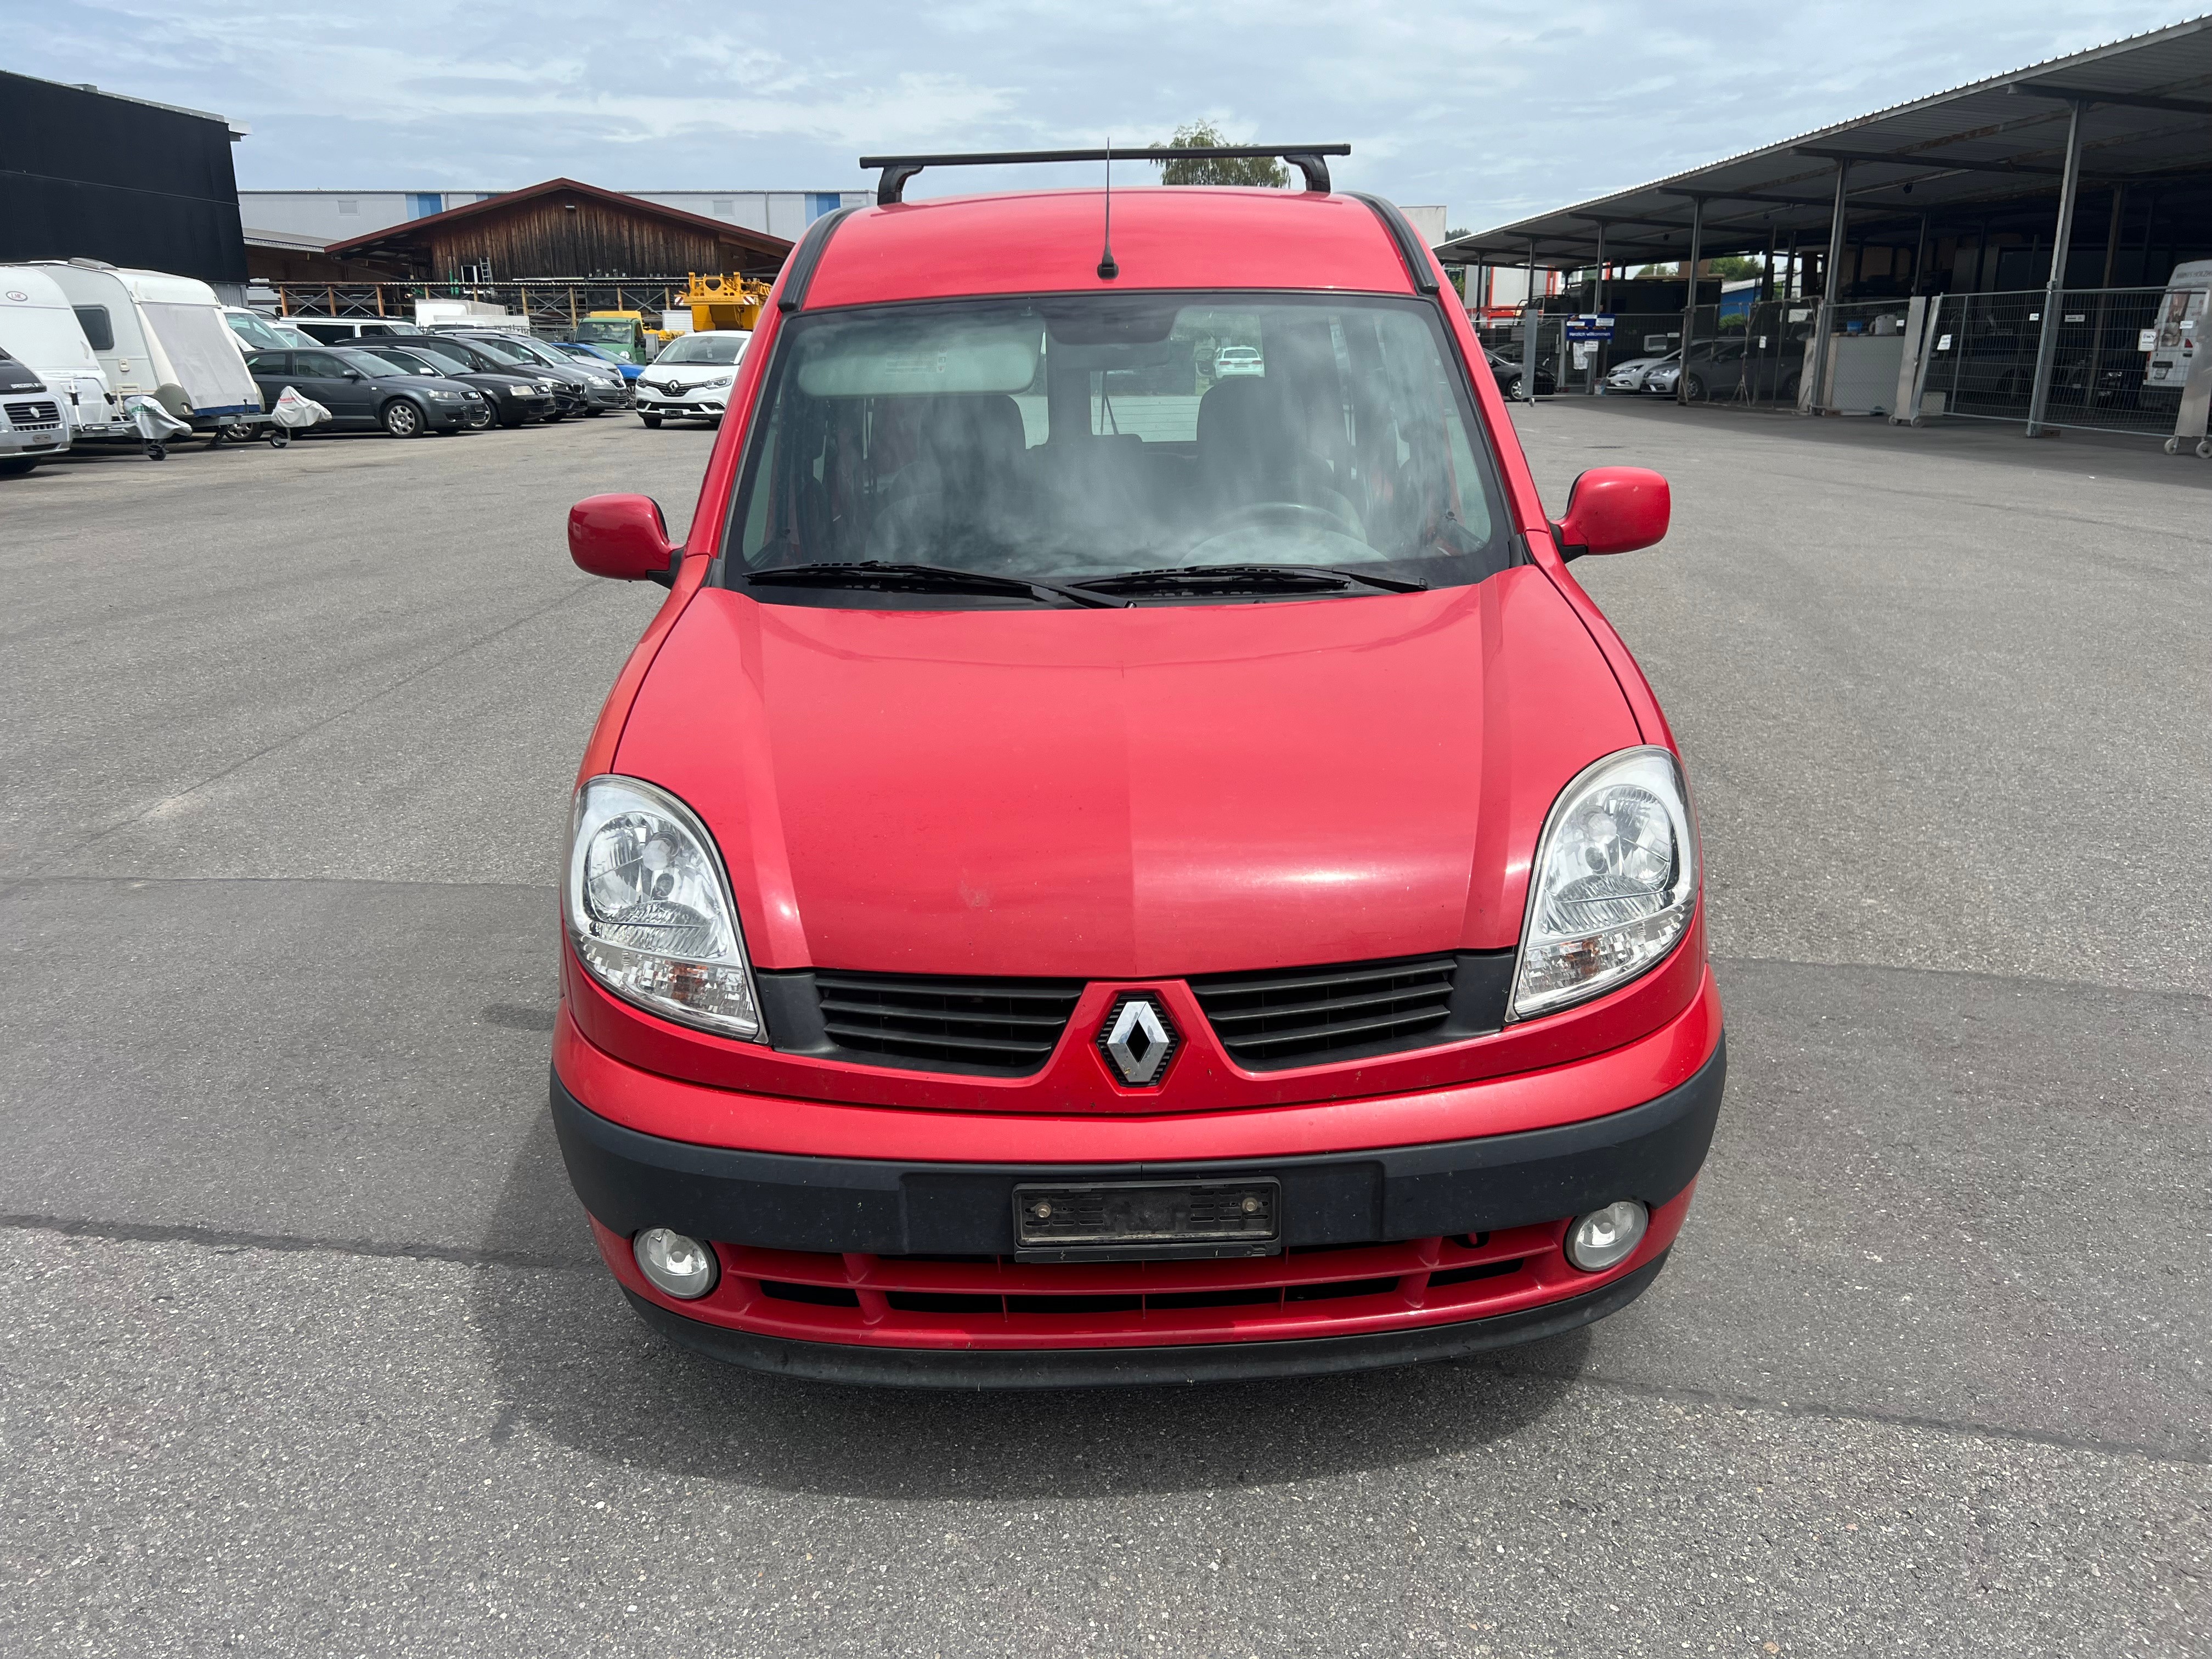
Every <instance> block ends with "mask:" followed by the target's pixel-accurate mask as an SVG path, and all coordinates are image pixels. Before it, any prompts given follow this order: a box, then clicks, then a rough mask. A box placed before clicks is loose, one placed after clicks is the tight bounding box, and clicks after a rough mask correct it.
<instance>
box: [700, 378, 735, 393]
mask: <svg viewBox="0 0 2212 1659" xmlns="http://www.w3.org/2000/svg"><path fill="white" fill-rule="evenodd" d="M733 378H734V377H733V376H732V375H728V374H717V375H716V376H715V377H714V379H713V380H695V381H694V382H692V385H693V386H694V388H695V389H696V390H697V391H700V392H712V391H713V390H714V388H715V387H716V386H727V385H729V383H730V381H731V380H732V379H733Z"/></svg>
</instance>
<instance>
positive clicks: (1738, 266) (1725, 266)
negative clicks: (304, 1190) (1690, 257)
mask: <svg viewBox="0 0 2212 1659" xmlns="http://www.w3.org/2000/svg"><path fill="white" fill-rule="evenodd" d="M1698 263H1699V267H1700V268H1701V269H1702V270H1703V271H1704V272H1705V275H1706V276H1717V277H1719V278H1720V279H1721V280H1722V281H1723V282H1724V283H1740V282H1741V281H1742V280H1743V279H1744V278H1745V277H1747V276H1758V275H1759V272H1761V271H1762V270H1765V268H1766V267H1765V264H1763V263H1762V262H1761V261H1759V260H1757V259H1754V258H1751V256H1750V255H1748V254H1744V253H1723V254H1722V255H1720V256H1719V257H1718V258H1712V259H1701V260H1699V262H1698ZM1636 274H1637V275H1638V276H1652V277H1657V278H1659V279H1660V280H1662V281H1664V280H1666V279H1668V278H1670V277H1672V278H1677V279H1679V278H1680V276H1681V274H1682V267H1681V266H1680V265H1679V264H1674V265H1646V266H1644V269H1643V270H1639V271H1638V272H1637V273H1636Z"/></svg>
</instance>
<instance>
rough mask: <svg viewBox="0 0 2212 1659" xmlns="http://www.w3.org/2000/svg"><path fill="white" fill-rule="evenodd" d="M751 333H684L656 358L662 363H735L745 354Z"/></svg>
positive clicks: (656, 360)
mask: <svg viewBox="0 0 2212 1659" xmlns="http://www.w3.org/2000/svg"><path fill="white" fill-rule="evenodd" d="M751 338H752V336H751V335H750V334H736V333H731V334H684V335H679V336H678V337H677V338H675V339H673V340H671V341H670V342H669V344H668V349H667V350H665V351H664V352H662V353H661V354H660V356H658V357H657V358H655V359H654V360H653V361H654V362H660V363H734V362H737V361H738V358H739V357H741V356H744V349H745V343H746V342H747V341H749V340H750V339H751Z"/></svg>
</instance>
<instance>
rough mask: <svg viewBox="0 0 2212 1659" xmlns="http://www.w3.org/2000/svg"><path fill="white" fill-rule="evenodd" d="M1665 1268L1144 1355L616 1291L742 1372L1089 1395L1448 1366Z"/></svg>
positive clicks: (1524, 1338)
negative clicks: (758, 1328)
mask: <svg viewBox="0 0 2212 1659" xmlns="http://www.w3.org/2000/svg"><path fill="white" fill-rule="evenodd" d="M1666 1262H1667V1253H1666V1252H1665V1251H1664V1250H1661V1251H1659V1252H1657V1253H1656V1255H1653V1256H1652V1257H1651V1258H1650V1260H1649V1261H1645V1262H1644V1264H1643V1265H1642V1266H1641V1267H1636V1268H1633V1269H1632V1270H1631V1271H1629V1272H1627V1273H1622V1274H1620V1276H1619V1277H1618V1278H1614V1279H1607V1280H1606V1281H1605V1282H1604V1283H1602V1284H1601V1285H1599V1286H1598V1288H1596V1289H1595V1290H1592V1291H1584V1292H1583V1294H1582V1295H1580V1296H1575V1297H1566V1298H1565V1299H1564V1300H1561V1301H1557V1302H1549V1303H1542V1304H1538V1305H1536V1306H1534V1307H1531V1308H1524V1309H1522V1310H1519V1311H1517V1312H1514V1313H1504V1314H1494V1315H1492V1316H1490V1317H1489V1318H1486V1319H1466V1320H1461V1321H1458V1322H1455V1323H1452V1324H1448V1325H1426V1326H1419V1327H1414V1328H1410V1329H1404V1330H1386V1331H1370V1332H1366V1333H1364V1334H1358V1335H1351V1336H1322V1337H1304V1338H1291V1339H1287V1340H1281V1341H1274V1342H1249V1341H1247V1342H1209V1343H1183V1344H1178V1345H1176V1346H1156V1347H1145V1348H1134V1347H1125V1348H1035V1349H1026V1350H1017V1351H1011V1352H1009V1351H999V1352H992V1351H987V1350H985V1351H978V1350H975V1349H961V1348H884V1347H859V1346H845V1345H838V1344H830V1343H826V1342H805V1341H793V1340H790V1339H788V1338H786V1337H775V1336H758V1335H755V1334H751V1333H750V1332H746V1331H741V1330H734V1329H732V1328H730V1327H728V1326H726V1325H715V1324H709V1323H708V1322H706V1321H704V1320H699V1319H689V1318H686V1317H685V1316H683V1315H682V1314H678V1313H676V1312H673V1311H671V1310H670V1309H669V1308H668V1307H666V1306H665V1305H663V1304H659V1303H656V1302H652V1301H648V1300H647V1298H646V1297H642V1296H640V1295H639V1294H638V1293H637V1292H636V1291H634V1290H631V1289H630V1288H629V1286H628V1285H624V1286H623V1294H624V1295H626V1296H627V1297H629V1302H630V1305H631V1307H633V1308H635V1310H637V1314H638V1316H639V1317H640V1318H641V1319H642V1320H644V1321H645V1322H646V1323H647V1325H649V1326H651V1327H652V1328H653V1329H654V1330H656V1331H658V1332H659V1334H661V1335H663V1336H665V1337H666V1338H667V1339H668V1340H670V1341H671V1342H674V1343H676V1344H677V1345H678V1346H681V1347H686V1348H690V1349H692V1350H693V1351H694V1352H699V1353H703V1354H707V1355H708V1356H710V1357H711V1358H715V1359H720V1360H726V1361H727V1362H729V1363H730V1364H737V1365H743V1366H745V1367H746V1368H748V1369H749V1370H757V1371H774V1372H777V1373H780V1374H781V1375H783V1376H804V1377H810V1378H812V1379H814V1380H816V1381H817V1382H823V1383H869V1384H873V1385H875V1386H878V1387H891V1388H909V1389H1094V1388H1111V1387H1117V1386H1119V1387H1130V1386H1139V1385H1146V1386H1152V1387H1158V1386H1160V1385H1163V1384H1167V1383H1231V1382H1257V1381H1261V1380H1263V1379H1265V1378H1268V1377H1279V1376H1333V1375H1340V1374H1342V1373H1344V1372H1347V1371H1365V1370H1383V1369H1384V1368H1385V1367H1388V1366H1392V1365H1413V1364H1420V1363H1422V1362H1423V1361H1425V1360H1431V1359H1458V1358H1464V1357H1466V1356H1467V1355H1468V1354H1474V1353H1481V1352H1486V1351H1487V1350H1489V1349H1492V1348H1504V1347H1513V1346H1518V1345H1519V1344H1521V1343H1523V1342H1541V1341H1542V1340H1544V1339H1545V1338H1546V1337H1551V1336H1561V1335H1564V1334H1566V1333H1567V1332H1569V1331H1572V1330H1578V1329H1580V1328H1582V1327H1583V1326H1584V1325H1589V1324H1592V1323H1595V1322H1596V1321H1598V1320H1601V1319H1603V1318H1604V1317H1605V1316H1607V1315H1608V1314H1613V1313H1618V1312H1619V1311H1620V1310H1621V1309H1623V1308H1625V1307H1626V1306H1627V1305H1628V1304H1630V1303H1632V1302H1633V1301H1635V1300H1636V1298H1637V1297H1639V1296H1641V1295H1643V1294H1644V1291H1646V1290H1647V1289H1649V1288H1650V1284H1651V1281H1652V1280H1653V1279H1656V1278H1658V1276H1659V1270H1660V1269H1661V1268H1662V1267H1664V1266H1665V1265H1666Z"/></svg>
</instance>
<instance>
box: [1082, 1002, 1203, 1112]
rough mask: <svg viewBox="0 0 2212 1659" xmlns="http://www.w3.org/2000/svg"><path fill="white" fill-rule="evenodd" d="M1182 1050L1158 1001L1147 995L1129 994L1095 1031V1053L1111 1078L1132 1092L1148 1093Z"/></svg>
mask: <svg viewBox="0 0 2212 1659" xmlns="http://www.w3.org/2000/svg"><path fill="white" fill-rule="evenodd" d="M1098 1048H1099V1051H1100V1052H1101V1053H1103V1054H1104V1055H1105V1056H1106V1063H1107V1064H1108V1065H1109V1066H1112V1067H1113V1068H1114V1075H1115V1076H1116V1077H1118V1078H1120V1079H1121V1081H1122V1082H1124V1083H1126V1084H1127V1085H1129V1087H1131V1088H1132V1089H1149V1088H1151V1087H1152V1085H1154V1084H1156V1083H1158V1081H1159V1080H1160V1078H1161V1076H1162V1074H1163V1073H1165V1072H1166V1071H1167V1069H1168V1061H1170V1060H1173V1059H1174V1058H1175V1053H1176V1049H1178V1048H1182V1036H1181V1035H1180V1034H1179V1033H1177V1031H1176V1028H1175V1026H1174V1024H1172V1023H1170V1020H1169V1018H1168V1011H1167V1010H1166V1009H1165V1008H1164V1007H1162V1006H1160V1000H1159V999H1158V997H1156V996H1154V995H1152V994H1151V993H1150V992H1148V991H1133V992H1129V993H1127V994H1124V995H1123V996H1121V998H1119V999H1118V1000H1116V1001H1115V1004H1114V1006H1113V1008H1112V1009H1111V1010H1110V1011H1109V1012H1108V1014H1107V1016H1106V1023H1105V1024H1103V1025H1102V1026H1100V1027H1099V1028H1098Z"/></svg>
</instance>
